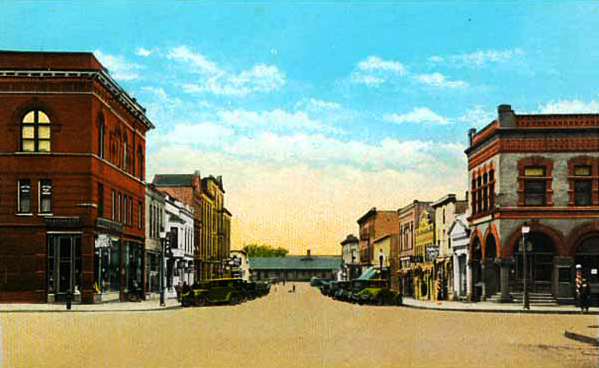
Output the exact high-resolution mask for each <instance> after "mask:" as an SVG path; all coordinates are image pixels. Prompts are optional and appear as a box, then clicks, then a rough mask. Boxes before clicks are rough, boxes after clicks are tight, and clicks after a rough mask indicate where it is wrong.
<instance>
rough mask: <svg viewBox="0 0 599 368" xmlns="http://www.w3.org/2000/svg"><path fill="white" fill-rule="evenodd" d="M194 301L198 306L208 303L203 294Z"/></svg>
mask: <svg viewBox="0 0 599 368" xmlns="http://www.w3.org/2000/svg"><path fill="white" fill-rule="evenodd" d="M194 301H195V306H196V307H203V306H205V305H206V298H205V297H204V296H203V295H200V296H198V297H197V298H195V299H194Z"/></svg>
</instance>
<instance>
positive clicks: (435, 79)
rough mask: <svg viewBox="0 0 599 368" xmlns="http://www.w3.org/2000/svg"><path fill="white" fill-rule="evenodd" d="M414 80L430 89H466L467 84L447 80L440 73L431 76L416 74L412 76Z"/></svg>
mask: <svg viewBox="0 0 599 368" xmlns="http://www.w3.org/2000/svg"><path fill="white" fill-rule="evenodd" d="M414 79H415V80H417V81H418V82H420V83H423V84H426V85H428V86H432V87H439V88H460V89H466V88H468V83H466V82H464V81H452V80H449V79H447V77H445V76H444V75H443V74H441V73H432V74H418V75H415V76H414Z"/></svg>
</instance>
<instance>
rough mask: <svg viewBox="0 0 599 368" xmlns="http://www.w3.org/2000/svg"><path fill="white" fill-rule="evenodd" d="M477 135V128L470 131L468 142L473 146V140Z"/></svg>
mask: <svg viewBox="0 0 599 368" xmlns="http://www.w3.org/2000/svg"><path fill="white" fill-rule="evenodd" d="M475 134H476V128H470V129H468V142H469V143H470V145H471V146H472V140H473V139H474V135H475Z"/></svg>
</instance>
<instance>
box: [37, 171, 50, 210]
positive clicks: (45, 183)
mask: <svg viewBox="0 0 599 368" xmlns="http://www.w3.org/2000/svg"><path fill="white" fill-rule="evenodd" d="M39 195H40V196H39V203H40V205H39V206H40V207H39V210H40V213H52V180H50V179H42V180H40V182H39Z"/></svg>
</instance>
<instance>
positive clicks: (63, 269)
mask: <svg viewBox="0 0 599 368" xmlns="http://www.w3.org/2000/svg"><path fill="white" fill-rule="evenodd" d="M47 280H48V294H55V300H64V298H65V297H66V293H67V292H68V291H71V292H72V293H74V292H75V289H79V288H80V285H81V282H80V281H81V236H79V235H50V236H48V268H47Z"/></svg>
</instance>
